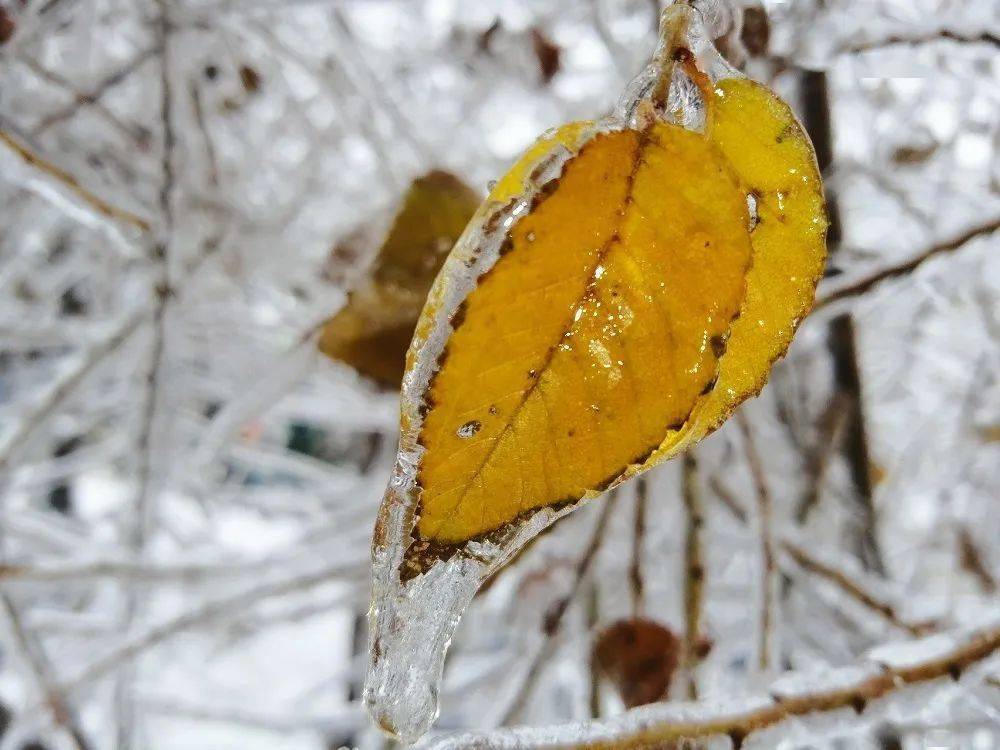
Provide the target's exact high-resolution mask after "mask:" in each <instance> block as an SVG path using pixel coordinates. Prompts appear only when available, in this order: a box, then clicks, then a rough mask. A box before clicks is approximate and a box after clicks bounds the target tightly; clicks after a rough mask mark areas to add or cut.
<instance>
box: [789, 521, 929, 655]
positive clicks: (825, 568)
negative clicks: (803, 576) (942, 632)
mask: <svg viewBox="0 0 1000 750" xmlns="http://www.w3.org/2000/svg"><path fill="white" fill-rule="evenodd" d="M781 548H782V550H784V551H785V552H787V553H788V555H789V556H790V557H791V558H792V559H793V560H794V561H795V562H796V564H798V565H799V566H800V567H801V568H802V569H803V570H805V571H808V572H809V573H812V574H813V575H816V576H818V577H820V578H822V579H824V580H826V581H829V582H830V583H832V584H833V585H835V586H836V587H837V588H839V589H840V590H841V591H843V592H844V593H846V594H848V595H849V596H850V597H851V598H852V599H854V600H855V601H857V602H859V603H860V604H862V605H864V606H865V607H866V608H868V609H870V610H871V611H872V612H875V613H876V614H878V615H879V616H880V617H882V619H884V620H885V621H886V622H888V623H889V624H890V625H893V626H895V627H897V628H900V629H901V630H905V631H906V632H907V633H909V634H910V635H913V636H922V635H929V634H930V633H933V632H935V631H936V630H937V629H938V627H937V623H935V622H933V621H924V622H907V621H905V620H903V619H902V618H901V617H900V616H899V615H898V614H897V613H896V608H895V607H893V605H891V604H889V603H888V602H885V601H883V600H882V599H880V598H879V597H878V596H876V595H875V594H873V593H872V592H871V591H869V590H867V589H866V588H865V587H864V586H862V585H861V584H859V583H858V582H857V581H855V580H854V579H853V578H851V577H850V576H849V575H848V574H847V573H845V572H844V571H842V570H838V569H837V568H835V567H833V566H832V565H829V564H827V563H824V562H821V561H820V560H818V559H816V558H815V557H814V556H812V555H810V554H809V553H808V552H806V551H805V550H804V549H803V548H802V547H801V546H800V545H798V544H796V543H795V542H792V541H790V540H788V539H783V540H782V542H781Z"/></svg>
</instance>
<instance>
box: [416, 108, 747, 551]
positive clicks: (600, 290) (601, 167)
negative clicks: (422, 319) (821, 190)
mask: <svg viewBox="0 0 1000 750" xmlns="http://www.w3.org/2000/svg"><path fill="white" fill-rule="evenodd" d="M505 184H506V181H502V182H501V183H500V184H498V186H497V187H498V188H501V189H502V188H503V186H504V185H505ZM748 226H749V217H748V209H747V202H746V195H745V192H744V191H743V189H742V188H741V185H740V182H739V179H738V177H737V175H736V174H735V172H734V171H733V170H732V168H731V167H730V166H729V164H728V162H727V161H726V159H725V157H724V156H723V155H722V153H721V151H720V150H719V148H718V147H717V146H716V145H714V144H713V143H712V142H711V141H710V140H709V139H706V138H705V137H704V136H703V135H701V134H698V133H694V132H691V131H688V130H685V129H682V128H680V127H677V126H674V125H670V124H666V123H663V122H655V123H652V124H650V125H649V126H648V127H646V128H645V129H644V130H642V131H639V130H630V129H626V130H619V131H613V132H607V133H600V134H597V135H595V136H593V137H592V138H591V139H589V140H588V141H587V142H586V143H585V144H584V145H583V146H582V148H581V149H580V150H579V153H578V154H576V155H575V156H574V157H573V158H571V159H570V160H569V161H568V162H567V164H566V165H565V167H564V168H563V171H562V174H561V176H560V177H559V179H558V180H557V181H555V182H554V184H553V185H550V186H549V188H548V189H546V190H545V191H543V192H542V193H541V194H540V195H539V197H538V198H536V200H535V202H534V205H532V206H531V207H530V210H529V211H528V212H527V213H526V214H525V215H524V216H522V217H521V218H520V219H519V220H518V221H517V223H516V224H514V225H513V227H512V228H511V229H510V231H509V233H508V235H507V237H506V240H505V244H504V247H503V248H502V250H501V257H500V258H499V260H497V262H496V263H495V265H494V266H493V267H492V268H491V269H490V270H489V271H488V272H487V273H485V274H484V275H483V276H481V277H480V278H479V280H478V283H477V286H476V288H475V289H474V290H473V291H472V292H471V293H470V294H468V296H467V297H466V298H465V300H464V302H463V303H462V305H461V307H460V309H459V311H458V312H457V313H455V315H454V316H453V318H452V325H453V326H454V329H455V330H454V332H453V333H452V335H451V338H450V339H449V341H448V343H447V346H446V348H445V351H444V354H443V356H442V357H441V358H440V360H439V362H440V367H439V369H438V371H437V372H436V373H435V374H434V375H433V377H432V379H431V382H430V383H429V386H428V389H427V392H426V396H425V403H426V404H427V405H428V409H427V412H426V415H425V417H424V422H423V426H422V429H421V431H420V437H419V442H420V445H421V446H422V447H423V449H424V450H423V456H422V460H421V462H420V466H419V470H418V476H417V480H418V483H419V485H420V487H421V498H420V511H419V514H420V515H419V521H418V532H419V534H420V536H421V537H423V538H425V539H428V540H434V541H437V542H443V543H450V544H455V543H460V542H464V541H466V540H468V539H471V538H473V537H476V536H478V535H481V534H483V533H485V532H489V531H492V530H494V529H498V528H500V527H502V526H503V525H504V524H506V523H508V522H510V521H512V520H514V519H515V518H517V517H518V516H520V515H521V514H524V513H526V512H528V511H531V510H533V509H537V508H540V507H543V506H547V505H556V504H562V503H567V502H575V501H577V500H579V499H580V498H581V497H585V496H589V495H595V494H597V493H599V492H601V491H603V490H604V489H606V488H607V487H608V486H610V485H611V484H612V483H614V482H615V481H616V480H618V479H619V478H620V477H622V475H623V474H624V473H625V472H626V471H627V470H628V469H629V467H631V466H633V465H636V464H642V463H643V462H644V461H646V459H647V458H648V457H649V456H650V455H651V454H652V453H653V452H654V451H656V450H657V449H658V448H659V447H660V445H661V444H662V443H663V442H664V439H665V438H667V437H668V435H670V434H671V432H672V431H676V430H679V429H680V428H681V427H682V426H683V425H684V424H685V422H686V420H687V419H688V416H689V414H690V413H691V409H692V408H693V406H694V404H695V403H696V401H697V399H698V398H699V396H700V395H702V394H703V393H704V392H707V391H709V390H711V388H712V386H713V384H714V383H715V380H716V369H717V359H718V357H719V356H720V355H721V354H722V351H723V348H724V337H725V334H726V332H727V331H728V329H729V325H730V321H731V319H732V318H733V316H734V315H735V314H736V313H737V311H738V310H739V308H740V303H741V300H742V298H743V290H744V279H745V276H746V272H747V267H748V265H749V262H750V255H751V245H750V236H749V232H748ZM436 309H437V308H436V305H435V304H434V303H433V299H432V303H431V304H429V305H428V310H427V311H425V315H430V316H434V315H436V314H437V313H436Z"/></svg>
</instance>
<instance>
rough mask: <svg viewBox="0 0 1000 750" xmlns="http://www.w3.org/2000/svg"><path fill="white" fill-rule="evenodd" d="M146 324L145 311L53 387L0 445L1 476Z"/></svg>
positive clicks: (95, 348) (131, 319) (105, 341)
mask: <svg viewBox="0 0 1000 750" xmlns="http://www.w3.org/2000/svg"><path fill="white" fill-rule="evenodd" d="M145 321H146V313H145V311H140V312H138V313H135V314H133V315H132V316H131V317H129V318H128V319H126V320H125V322H124V323H123V324H122V326H121V327H120V328H119V329H118V330H117V331H116V332H115V333H113V334H112V335H111V336H109V337H108V338H107V339H105V340H104V341H103V342H102V343H100V344H98V345H97V346H95V347H94V348H93V349H91V350H90V351H89V352H87V354H86V356H85V357H84V358H83V359H81V360H80V362H79V363H78V364H77V365H76V366H75V367H73V368H72V369H71V370H69V371H68V372H66V373H65V374H64V375H62V377H60V378H59V379H58V380H57V381H56V382H55V383H54V384H53V385H52V387H51V388H50V390H49V392H48V393H47V394H46V395H45V397H44V398H43V399H42V400H41V401H40V402H39V404H38V406H36V407H35V408H34V409H33V410H32V411H31V412H30V413H29V414H27V415H25V416H24V417H23V418H22V419H21V421H20V423H19V424H18V427H17V428H16V429H15V430H14V432H13V433H12V434H11V436H10V438H8V440H7V442H6V443H4V444H3V445H2V446H0V474H2V473H5V472H6V470H7V468H8V465H9V463H10V461H11V458H12V457H13V456H15V455H16V454H17V453H18V452H19V451H20V450H23V448H24V447H25V446H26V445H27V444H28V442H29V441H30V440H31V438H32V437H33V436H34V435H35V433H36V431H37V430H38V429H39V428H40V427H42V426H43V425H44V424H45V422H46V421H47V420H48V418H49V417H51V416H52V415H53V414H54V413H55V412H56V411H58V410H59V408H60V407H61V406H62V405H63V403H64V402H65V401H66V399H67V398H68V397H69V396H70V394H72V393H73V391H74V390H75V389H76V387H77V386H78V385H79V384H80V383H81V382H82V381H83V379H84V378H86V377H87V375H89V374H90V372H91V371H92V370H93V369H94V368H95V367H96V366H97V365H98V364H100V363H101V362H103V361H104V359H105V358H106V357H107V356H108V355H109V354H111V353H113V352H115V351H117V350H118V348H119V347H120V346H121V345H122V344H124V343H125V342H126V341H127V340H128V339H129V338H130V337H131V336H132V334H133V333H134V332H135V330H136V329H137V328H138V327H139V326H140V325H141V324H142V323H143V322H145Z"/></svg>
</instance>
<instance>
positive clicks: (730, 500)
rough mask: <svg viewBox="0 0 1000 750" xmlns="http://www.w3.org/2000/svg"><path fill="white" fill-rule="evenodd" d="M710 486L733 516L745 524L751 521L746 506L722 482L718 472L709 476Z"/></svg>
mask: <svg viewBox="0 0 1000 750" xmlns="http://www.w3.org/2000/svg"><path fill="white" fill-rule="evenodd" d="M708 487H709V489H710V490H712V493H713V494H714V495H715V496H716V497H717V498H719V500H721V501H722V504H723V505H725V506H726V510H728V511H729V512H730V513H731V514H732V515H733V518H735V519H736V520H737V521H739V522H740V523H741V524H743V525H744V526H745V525H746V524H747V523H749V517H748V516H747V511H746V508H744V507H743V506H742V505H741V504H740V502H739V500H737V499H736V497H735V496H734V495H733V493H732V491H731V490H730V489H729V488H728V487H726V485H724V484H723V483H722V480H721V479H719V476H718V475H717V474H714V475H712V476H711V477H709V479H708Z"/></svg>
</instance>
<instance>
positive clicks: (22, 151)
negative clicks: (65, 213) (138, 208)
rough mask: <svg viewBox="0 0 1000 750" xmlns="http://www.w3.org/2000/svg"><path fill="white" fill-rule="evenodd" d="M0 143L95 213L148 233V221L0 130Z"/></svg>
mask: <svg viewBox="0 0 1000 750" xmlns="http://www.w3.org/2000/svg"><path fill="white" fill-rule="evenodd" d="M0 142H2V143H3V144H4V145H5V146H6V147H7V148H9V149H10V150H11V151H13V152H14V154H15V155H17V156H18V158H20V159H21V161H23V162H24V163H25V164H27V165H28V166H30V167H33V168H34V169H36V170H38V171H39V172H41V173H43V174H44V175H46V176H47V177H49V178H51V179H53V180H55V181H56V182H58V183H59V184H60V185H62V186H63V187H64V188H66V189H67V190H69V192H70V193H72V195H73V196H75V197H76V198H77V199H78V200H80V201H82V202H83V203H84V204H85V205H86V206H88V207H89V208H90V209H92V210H94V211H96V212H97V213H98V214H100V215H101V216H103V217H104V218H107V219H112V220H114V221H120V222H123V223H125V224H128V225H130V226H133V227H135V228H136V229H139V230H140V231H142V232H148V231H149V228H150V224H149V221H148V220H146V219H144V218H143V217H141V216H139V215H137V214H134V213H132V212H131V211H126V210H125V209H122V208H118V207H117V206H114V205H112V204H111V203H108V201H106V200H104V199H103V198H101V197H99V196H97V195H96V194H94V193H92V192H91V191H90V190H88V189H87V188H85V187H83V186H82V185H81V184H80V182H79V181H78V180H77V179H76V177H74V176H73V175H71V174H70V173H69V172H67V171H66V170H64V169H61V168H60V167H57V166H56V165H55V164H53V163H52V162H50V161H47V160H45V159H43V158H42V157H41V156H39V155H38V154H37V153H35V152H34V151H32V150H31V149H30V148H28V147H27V146H26V145H24V144H22V143H21V142H20V141H18V140H17V139H16V138H14V136H12V135H11V134H9V133H7V132H6V131H4V130H0Z"/></svg>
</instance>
